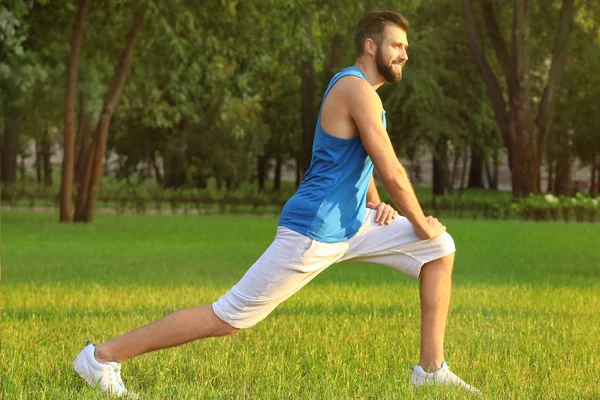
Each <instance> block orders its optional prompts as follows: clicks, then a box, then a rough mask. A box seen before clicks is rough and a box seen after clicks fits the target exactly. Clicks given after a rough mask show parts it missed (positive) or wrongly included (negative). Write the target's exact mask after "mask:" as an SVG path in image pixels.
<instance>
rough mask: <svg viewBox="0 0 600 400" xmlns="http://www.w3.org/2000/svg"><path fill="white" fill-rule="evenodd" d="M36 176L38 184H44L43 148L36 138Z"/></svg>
mask: <svg viewBox="0 0 600 400" xmlns="http://www.w3.org/2000/svg"><path fill="white" fill-rule="evenodd" d="M35 176H36V180H37V184H38V185H39V186H42V149H41V146H40V141H39V140H38V139H35Z"/></svg>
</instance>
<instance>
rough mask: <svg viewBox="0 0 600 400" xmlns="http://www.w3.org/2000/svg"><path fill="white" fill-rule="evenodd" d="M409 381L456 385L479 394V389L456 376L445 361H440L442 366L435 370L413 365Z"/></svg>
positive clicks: (416, 383) (419, 383) (420, 383)
mask: <svg viewBox="0 0 600 400" xmlns="http://www.w3.org/2000/svg"><path fill="white" fill-rule="evenodd" d="M410 382H411V383H412V384H413V385H415V386H424V385H441V386H458V387H460V388H462V389H465V390H468V391H470V392H473V393H477V394H481V391H480V390H479V389H477V388H474V387H473V386H471V385H469V384H467V383H466V382H465V381H463V380H462V379H460V378H459V377H458V376H456V375H455V374H454V373H453V372H452V371H450V367H448V364H446V361H444V362H442V367H441V368H440V369H438V370H437V371H433V372H426V371H425V370H424V369H423V368H422V367H421V366H420V365H416V366H414V367H413V372H412V375H411V376H410Z"/></svg>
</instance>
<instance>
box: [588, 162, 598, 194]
mask: <svg viewBox="0 0 600 400" xmlns="http://www.w3.org/2000/svg"><path fill="white" fill-rule="evenodd" d="M590 169H591V172H592V177H591V178H590V197H596V195H597V194H598V187H597V186H596V171H598V165H596V163H595V162H592V165H591V166H590Z"/></svg>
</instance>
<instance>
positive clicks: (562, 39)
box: [535, 0, 575, 154]
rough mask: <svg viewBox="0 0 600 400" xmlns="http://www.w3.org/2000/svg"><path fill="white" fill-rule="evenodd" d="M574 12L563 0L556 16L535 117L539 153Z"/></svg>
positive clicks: (551, 108)
mask: <svg viewBox="0 0 600 400" xmlns="http://www.w3.org/2000/svg"><path fill="white" fill-rule="evenodd" d="M574 12H575V9H574V6H573V0H563V4H562V7H561V9H560V15H559V17H558V29H557V30H556V37H555V38H554V48H553V49H552V54H553V55H552V65H551V66H550V73H549V77H548V84H547V85H546V87H545V88H544V94H543V95H542V100H541V101H540V104H539V107H538V113H537V117H536V119H535V128H536V133H537V142H538V149H540V154H541V151H542V150H543V148H544V142H545V140H546V135H547V133H548V130H549V128H550V119H551V117H552V111H553V108H554V107H553V106H554V100H555V99H556V92H557V91H558V89H559V85H560V77H561V75H562V71H563V69H564V66H565V61H566V58H567V50H568V46H569V40H570V36H571V31H572V29H571V27H572V23H573V15H574Z"/></svg>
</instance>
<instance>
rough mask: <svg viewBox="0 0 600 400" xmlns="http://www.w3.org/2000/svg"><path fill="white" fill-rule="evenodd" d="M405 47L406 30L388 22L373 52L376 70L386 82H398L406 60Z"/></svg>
mask: <svg viewBox="0 0 600 400" xmlns="http://www.w3.org/2000/svg"><path fill="white" fill-rule="evenodd" d="M407 48H408V39H407V38H406V32H405V31H404V30H403V29H402V28H400V27H399V26H397V25H393V24H388V25H387V26H386V27H385V30H384V31H383V37H382V40H381V43H380V44H379V45H378V46H377V52H376V53H375V63H376V65H377V71H378V72H379V75H381V76H382V77H383V79H385V80H386V81H387V82H392V83H398V82H400V80H401V79H402V68H403V67H404V64H405V63H406V61H407V60H408V55H407V54H406V50H407Z"/></svg>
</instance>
